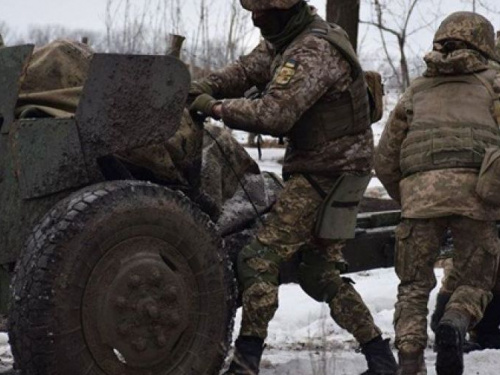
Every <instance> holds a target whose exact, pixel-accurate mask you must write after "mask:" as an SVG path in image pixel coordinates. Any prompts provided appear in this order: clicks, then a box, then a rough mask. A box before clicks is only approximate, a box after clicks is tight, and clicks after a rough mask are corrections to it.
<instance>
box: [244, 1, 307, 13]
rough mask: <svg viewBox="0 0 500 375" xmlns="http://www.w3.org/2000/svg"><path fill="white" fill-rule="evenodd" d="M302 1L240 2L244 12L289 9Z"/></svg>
mask: <svg viewBox="0 0 500 375" xmlns="http://www.w3.org/2000/svg"><path fill="white" fill-rule="evenodd" d="M301 1H302V0H240V3H241V6H242V7H243V8H245V9H246V10H249V11H251V12H253V11H254V10H268V9H290V8H291V7H293V6H294V5H295V4H297V3H299V2H301Z"/></svg>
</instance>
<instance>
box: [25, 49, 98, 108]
mask: <svg viewBox="0 0 500 375" xmlns="http://www.w3.org/2000/svg"><path fill="white" fill-rule="evenodd" d="M92 53H93V52H92V50H91V49H90V47H88V46H87V45H85V44H82V43H78V42H73V41H68V40H56V41H54V42H52V43H49V44H47V45H45V46H42V47H39V48H36V49H35V51H34V53H33V56H32V58H31V61H30V62H29V64H28V68H27V70H26V75H25V77H24V80H23V82H22V85H21V92H20V95H19V101H18V107H17V109H16V115H17V117H40V116H44V115H46V116H51V117H71V116H73V114H74V113H75V111H76V107H77V105H78V101H79V99H80V95H81V92H82V88H83V83H84V82H85V79H86V77H87V74H88V70H89V66H90V60H91V58H92Z"/></svg>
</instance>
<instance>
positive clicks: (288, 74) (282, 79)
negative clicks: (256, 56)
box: [274, 59, 299, 86]
mask: <svg viewBox="0 0 500 375" xmlns="http://www.w3.org/2000/svg"><path fill="white" fill-rule="evenodd" d="M298 65H299V63H298V62H297V61H295V60H293V59H288V60H287V61H286V62H285V63H284V64H283V65H282V66H281V68H280V69H279V70H278V73H277V74H276V78H275V79H274V82H276V84H277V85H280V86H285V85H287V84H288V83H289V82H290V81H291V80H292V78H293V76H294V75H295V72H296V71H297V66H298Z"/></svg>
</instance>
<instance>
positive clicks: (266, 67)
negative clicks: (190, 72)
mask: <svg viewBox="0 0 500 375" xmlns="http://www.w3.org/2000/svg"><path fill="white" fill-rule="evenodd" d="M272 59H273V57H272V55H271V51H270V49H269V47H268V45H267V44H266V42H264V41H262V42H261V43H259V45H258V46H257V47H255V48H254V49H253V50H252V52H250V53H249V54H248V55H245V56H241V57H240V58H239V60H238V61H236V62H234V63H232V64H229V65H228V66H226V67H225V68H222V69H220V70H217V71H215V72H213V73H211V74H209V75H208V76H207V77H205V78H203V79H201V80H199V81H198V82H202V83H205V84H208V86H210V88H211V89H212V96H214V97H215V98H217V99H223V98H238V97H242V96H243V94H244V93H245V91H247V90H248V89H250V88H251V87H253V86H256V85H257V86H261V85H263V84H265V82H269V80H270V79H271V77H270V66H271V62H272Z"/></svg>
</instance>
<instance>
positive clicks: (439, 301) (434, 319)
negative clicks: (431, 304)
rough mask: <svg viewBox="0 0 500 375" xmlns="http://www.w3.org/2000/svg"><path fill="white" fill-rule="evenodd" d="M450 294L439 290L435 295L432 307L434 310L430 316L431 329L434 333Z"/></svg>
mask: <svg viewBox="0 0 500 375" xmlns="http://www.w3.org/2000/svg"><path fill="white" fill-rule="evenodd" d="M450 297H451V294H449V293H441V292H439V293H438V294H437V297H436V307H435V308H434V312H433V313H432V316H431V329H432V332H434V333H436V329H437V327H438V325H439V321H440V320H441V318H442V317H443V314H444V309H445V308H446V304H447V303H448V301H449V300H450Z"/></svg>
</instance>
